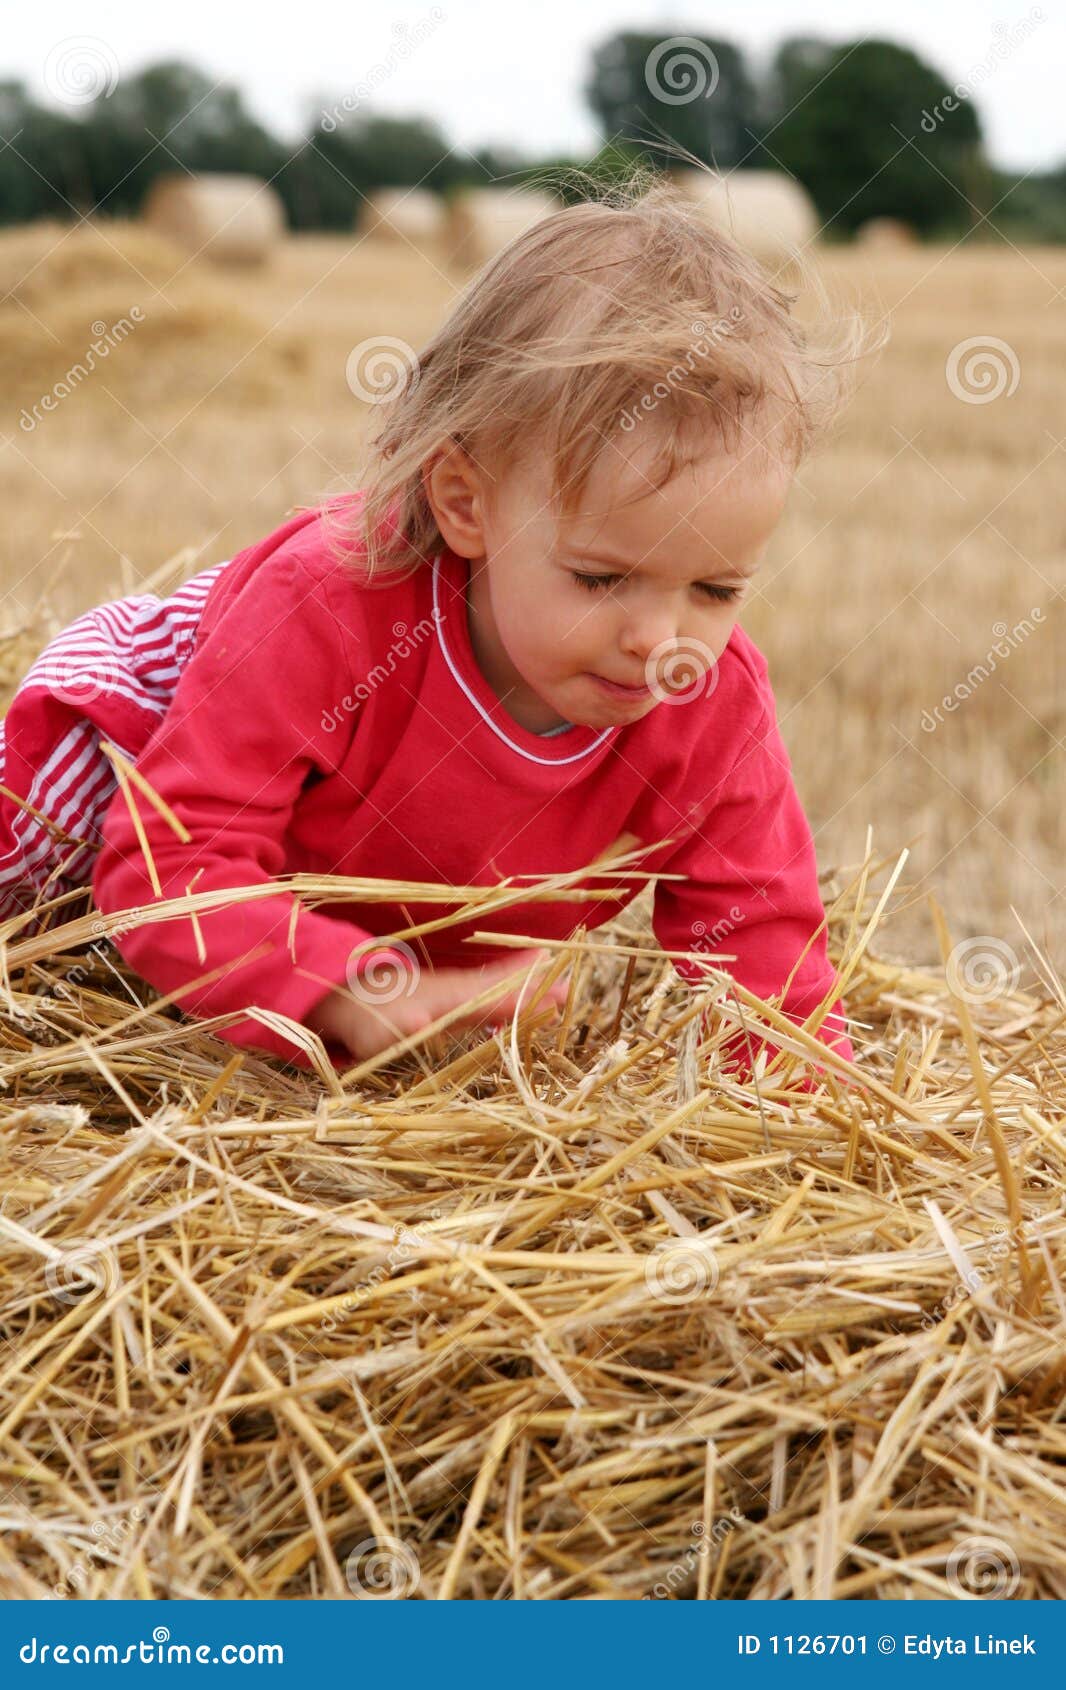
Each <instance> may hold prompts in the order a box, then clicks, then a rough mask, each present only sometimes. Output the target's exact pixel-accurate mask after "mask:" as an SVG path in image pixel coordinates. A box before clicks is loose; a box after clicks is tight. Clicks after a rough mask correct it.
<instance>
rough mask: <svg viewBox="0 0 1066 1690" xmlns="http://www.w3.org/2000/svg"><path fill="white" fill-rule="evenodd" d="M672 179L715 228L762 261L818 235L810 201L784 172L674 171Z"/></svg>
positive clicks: (784, 253) (780, 257) (774, 259)
mask: <svg viewBox="0 0 1066 1690" xmlns="http://www.w3.org/2000/svg"><path fill="white" fill-rule="evenodd" d="M672 179H673V182H674V185H675V186H676V187H677V188H679V189H680V191H681V193H682V194H683V195H684V196H685V198H686V199H687V200H689V201H690V202H691V203H692V205H693V206H694V207H696V208H698V209H699V211H700V212H701V213H702V214H703V215H704V216H705V217H706V218H707V220H708V221H709V222H710V223H712V224H713V226H714V227H715V228H716V229H720V230H721V231H722V232H723V234H726V235H731V236H732V238H733V239H734V240H735V241H736V242H737V244H738V245H739V246H742V247H744V248H745V249H746V250H747V251H748V252H750V253H752V254H753V255H754V256H755V257H756V258H758V259H761V260H762V261H763V262H764V263H781V262H783V261H784V260H786V259H787V258H788V257H789V256H790V254H791V253H792V252H793V251H794V250H795V249H796V248H799V247H804V246H806V245H808V243H809V242H811V241H813V240H814V239H815V237H816V236H817V234H818V215H817V212H816V211H815V209H814V202H813V201H812V200H811V198H810V195H809V194H808V193H807V191H806V189H804V188H802V187H801V186H800V184H799V183H798V182H797V181H795V179H794V178H793V177H791V176H786V175H785V174H784V172H783V171H779V170H732V171H730V172H729V173H728V175H724V176H723V175H719V174H716V173H714V172H711V171H704V170H678V171H675V172H674V173H673V177H672Z"/></svg>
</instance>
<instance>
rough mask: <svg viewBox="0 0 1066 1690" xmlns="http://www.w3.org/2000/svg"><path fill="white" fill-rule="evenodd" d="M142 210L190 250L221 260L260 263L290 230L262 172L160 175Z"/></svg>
mask: <svg viewBox="0 0 1066 1690" xmlns="http://www.w3.org/2000/svg"><path fill="white" fill-rule="evenodd" d="M142 216H143V218H144V221H145V223H146V224H147V225H148V227H149V228H151V229H155V230H158V231H159V232H160V233H161V234H164V235H166V236H167V237H168V238H169V239H170V240H174V241H177V242H178V243H179V245H181V246H183V247H184V248H185V249H186V251H188V252H191V253H193V254H195V255H196V256H200V255H203V256H205V257H208V258H211V259H213V260H214V261H215V262H216V263H222V264H261V263H263V261H264V260H265V259H266V258H267V257H268V256H269V255H270V252H271V250H272V249H273V247H274V246H275V244H276V243H277V241H279V240H280V239H281V237H282V236H283V235H284V233H285V226H286V225H285V210H284V207H283V206H282V203H281V200H280V199H279V198H278V195H277V194H276V193H275V191H274V189H273V188H272V187H270V186H269V184H268V183H266V182H263V181H261V180H260V178H259V177H258V176H229V175H210V176H187V175H185V174H184V173H182V174H180V175H179V174H177V173H175V174H173V175H170V176H161V177H160V178H159V180H158V181H157V182H155V183H154V184H153V185H152V188H151V189H150V191H149V193H148V197H147V198H146V200H145V202H144V209H143V211H142Z"/></svg>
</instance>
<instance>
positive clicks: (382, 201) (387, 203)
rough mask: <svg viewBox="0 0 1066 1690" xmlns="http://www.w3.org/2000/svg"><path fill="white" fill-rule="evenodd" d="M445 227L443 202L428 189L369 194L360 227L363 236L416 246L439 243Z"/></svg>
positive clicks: (400, 189) (390, 189) (391, 190)
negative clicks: (424, 243) (409, 243)
mask: <svg viewBox="0 0 1066 1690" xmlns="http://www.w3.org/2000/svg"><path fill="white" fill-rule="evenodd" d="M444 226H445V220H444V201H443V200H442V199H441V197H440V195H439V194H434V193H432V192H431V191H430V190H429V189H428V188H381V189H379V191H378V192H377V193H376V194H368V195H367V197H366V199H365V200H364V202H363V206H362V210H361V211H360V214H359V219H358V223H357V228H358V231H359V233H360V234H361V235H372V236H374V237H375V238H377V239H379V240H389V241H411V242H413V243H415V244H416V245H417V244H419V243H422V242H431V241H439V240H440V238H441V236H442V235H443V233H444Z"/></svg>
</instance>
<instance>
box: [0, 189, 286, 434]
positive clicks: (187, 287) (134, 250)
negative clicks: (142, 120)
mask: <svg viewBox="0 0 1066 1690" xmlns="http://www.w3.org/2000/svg"><path fill="white" fill-rule="evenodd" d="M309 356H310V353H309V348H308V344H307V337H306V336H305V335H301V334H299V333H297V332H296V331H294V330H293V329H291V328H290V327H288V326H286V327H284V328H282V329H278V328H276V327H275V326H274V323H273V321H272V319H271V317H270V316H269V315H265V314H264V313H262V312H260V311H257V310H255V309H254V308H252V306H250V305H249V303H248V298H247V291H246V289H244V288H243V287H238V286H237V284H236V282H235V281H234V280H233V279H232V278H228V277H226V276H225V275H224V273H223V272H221V271H217V272H216V271H208V270H205V268H204V267H202V266H199V265H195V264H189V263H188V262H187V260H186V257H185V254H184V252H183V251H182V249H181V247H180V246H176V245H174V244H173V243H172V242H170V241H168V240H167V239H166V237H165V236H163V235H161V234H159V233H158V232H156V231H151V230H147V229H145V228H144V227H143V226H142V225H140V224H137V223H132V222H123V221H118V220H116V221H115V222H112V223H107V224H106V225H105V224H100V225H97V226H94V225H93V224H85V225H82V226H79V227H76V228H70V227H68V226H65V225H63V224H59V223H50V224H34V225H32V227H31V228H28V229H13V230H11V231H10V232H8V231H0V389H2V391H3V393H4V396H5V399H6V402H7V404H8V406H9V409H10V413H11V415H12V416H13V418H14V419H15V421H16V423H17V426H18V428H19V431H20V435H22V434H31V433H33V432H34V431H35V429H36V428H37V427H38V426H39V425H42V424H43V425H45V426H47V427H48V428H49V429H51V428H52V427H53V426H56V427H58V428H63V427H64V426H65V425H64V424H63V423H61V422H60V421H59V418H62V417H65V418H67V419H68V420H70V419H73V418H78V419H79V425H80V427H81V428H82V429H83V430H84V429H85V427H86V424H87V421H88V418H89V417H90V416H91V415H96V416H97V417H98V416H99V414H100V412H101V410H103V411H104V412H106V414H107V416H108V417H109V418H110V417H111V416H112V415H113V414H114V409H115V404H116V401H117V400H121V402H122V403H124V404H126V405H129V406H131V407H132V408H133V409H134V410H140V409H141V407H142V406H144V405H145V404H152V405H155V406H157V405H158V404H159V403H160V394H161V393H162V394H164V395H165V397H166V401H167V402H168V403H173V404H175V405H183V406H185V407H188V405H189V404H190V403H193V402H195V401H197V400H201V399H203V397H204V395H205V394H206V393H209V392H210V393H212V394H213V395H214V396H215V399H216V402H222V401H225V402H227V403H232V404H259V403H272V402H276V401H278V400H280V399H282V398H283V397H284V396H285V395H286V394H287V393H289V392H291V389H292V382H293V378H294V376H298V375H300V374H301V373H302V372H304V371H306V369H307V367H308V361H309Z"/></svg>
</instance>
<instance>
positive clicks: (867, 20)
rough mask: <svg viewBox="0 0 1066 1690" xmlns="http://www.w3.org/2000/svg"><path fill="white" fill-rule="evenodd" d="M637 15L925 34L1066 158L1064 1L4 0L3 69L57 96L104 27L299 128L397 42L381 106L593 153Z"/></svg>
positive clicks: (138, 54) (510, 138)
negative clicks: (39, 0)
mask: <svg viewBox="0 0 1066 1690" xmlns="http://www.w3.org/2000/svg"><path fill="white" fill-rule="evenodd" d="M364 7H365V10H364ZM35 13H36V15H35ZM1041 13H1042V14H1043V16H1042V18H1041V16H1040V14H1041ZM1025 19H1030V20H1032V29H1031V33H1030V34H1029V35H1028V37H1027V38H1026V39H1025V40H1023V41H1022V42H1021V43H1020V44H1019V45H1017V46H1016V47H1014V48H1012V49H1011V51H1010V52H1009V53H1007V55H1006V56H1005V57H1004V58H1002V59H995V58H990V56H991V55H992V52H993V48H994V47H995V46H996V45H997V43H1005V41H1006V39H1007V36H1008V35H1009V34H1011V33H1012V32H1013V31H1014V29H1015V27H1016V26H1017V25H1019V24H1020V23H1022V21H1023V20H1025ZM997 26H998V27H997ZM623 28H636V29H647V30H651V31H661V33H662V34H663V36H669V35H685V34H691V33H692V32H693V31H698V32H700V33H708V34H712V35H720V36H724V37H726V38H727V39H731V40H733V41H735V42H736V43H737V44H738V45H739V46H741V47H743V48H745V49H746V50H748V52H749V53H750V55H751V56H752V58H753V60H754V62H755V63H758V61H759V59H760V58H763V57H765V56H768V55H769V53H770V52H771V51H772V50H773V48H774V46H775V45H776V44H777V43H778V42H779V41H780V40H781V39H782V38H783V37H785V36H787V35H797V34H816V35H820V36H824V37H827V38H828V39H830V40H834V41H844V40H853V39H854V38H855V37H856V36H857V35H870V36H885V37H888V38H890V39H892V40H896V41H899V42H901V43H903V44H905V45H908V46H911V47H913V48H914V49H915V50H916V51H918V52H919V53H921V55H922V56H923V57H924V58H926V59H928V60H929V61H930V62H931V63H932V64H933V65H934V66H936V67H937V68H938V69H940V70H941V71H942V72H943V74H944V75H945V76H946V78H947V79H948V81H949V82H951V83H954V82H957V81H962V82H965V83H967V84H968V85H970V86H972V87H973V91H974V98H975V103H976V104H977V107H978V110H979V112H980V114H981V116H982V119H983V121H984V127H985V136H986V142H987V145H988V150H989V152H990V155H991V157H992V159H993V160H994V162H995V163H997V164H1000V165H1003V166H1006V167H1014V168H1018V169H1023V170H1025V169H1030V168H1033V167H1049V166H1052V165H1055V164H1059V163H1062V162H1064V161H1066V101H1064V100H1063V94H1062V80H1063V73H1064V69H1066V7H1063V5H1062V3H1061V0H1042V3H1041V5H1039V6H1036V7H1032V6H1030V4H1029V0H895V3H894V4H893V3H889V0H817V4H814V3H813V0H812V3H808V4H801V3H797V0H792V3H791V4H790V3H788V0H725V3H722V4H717V5H706V6H703V5H699V4H695V5H691V6H690V5H688V4H685V3H684V0H682V3H681V4H680V5H674V4H661V3H659V0H630V3H629V4H619V3H618V0H535V3H534V4H532V5H526V6H524V7H521V8H519V7H518V6H517V5H515V4H514V0H440V4H439V5H436V4H434V3H433V0H425V3H421V0H414V3H404V0H363V4H362V6H361V5H360V0H343V3H342V0H300V4H299V5H297V6H295V7H292V8H287V9H285V10H279V11H277V12H272V11H271V10H270V9H269V8H264V7H262V6H260V5H252V4H249V3H248V0H243V3H231V4H230V5H228V6H227V5H225V4H219V3H218V0H183V4H182V5H181V6H180V7H154V6H152V5H150V4H149V5H146V4H144V0H139V3H138V4H136V5H135V4H133V0H116V3H114V4H111V5H97V6H95V7H93V6H91V5H86V3H85V0H49V4H48V5H47V6H46V7H43V8H32V7H27V6H21V5H19V6H16V5H15V4H13V3H12V0H8V4H7V5H6V6H5V8H4V19H3V40H2V44H0V80H2V79H5V78H8V77H12V76H13V77H17V78H21V79H22V80H24V81H25V82H26V83H27V84H28V85H29V87H30V88H31V90H33V91H34V92H35V93H36V94H37V95H38V96H39V97H40V98H41V99H42V100H44V101H45V102H46V103H51V104H57V103H58V102H57V101H55V100H54V99H52V98H51V97H50V95H49V93H48V87H49V83H48V80H47V76H46V69H45V67H46V64H47V63H48V61H49V54H50V53H51V54H53V55H54V54H55V52H56V50H61V49H62V47H63V46H64V44H66V43H68V42H70V41H72V40H74V39H84V38H86V37H92V38H95V39H96V40H97V41H99V42H102V43H104V44H105V47H106V49H107V51H108V55H109V59H110V61H111V62H112V63H114V64H116V65H117V68H118V74H119V75H120V76H121V75H123V74H127V73H132V72H135V71H138V70H140V69H142V68H143V67H144V66H145V65H146V64H149V63H151V62H152V61H153V60H155V59H159V58H162V57H181V58H186V59H188V60H190V61H191V62H192V63H194V64H195V65H197V66H198V67H199V68H200V69H202V70H203V71H204V72H205V73H206V74H208V75H213V76H216V77H218V78H220V79H224V80H228V81H233V82H235V83H236V84H237V85H238V86H239V87H240V88H241V90H242V91H243V93H244V95H245V98H246V101H247V104H248V106H249V107H250V109H251V110H252V112H253V113H254V115H255V116H256V117H257V118H259V120H260V121H261V122H263V123H264V124H266V125H267V126H268V127H269V128H271V129H272V130H273V131H274V132H275V133H276V134H278V135H280V136H282V137H283V138H292V139H294V138H295V137H296V136H297V135H298V134H299V132H300V128H301V124H302V121H303V119H304V117H305V115H306V113H307V112H308V110H310V109H311V108H312V107H314V109H316V110H318V109H321V108H322V106H323V105H327V104H332V103H333V102H335V101H337V100H338V99H340V98H342V97H343V96H344V95H345V93H349V94H350V93H351V91H352V90H354V88H355V87H356V85H357V84H358V83H359V82H361V81H363V80H364V79H365V78H366V77H367V75H368V73H369V72H370V70H371V68H372V67H373V66H375V65H377V66H382V65H386V64H387V63H388V61H389V59H390V55H391V59H392V68H391V69H390V70H389V72H388V74H387V75H386V76H385V79H384V80H383V82H381V84H380V85H379V86H378V88H377V91H376V94H375V96H374V98H373V100H372V101H371V102H369V103H368V109H371V110H373V111H376V112H380V113H390V114H398V115H399V114H403V115H421V116H426V117H433V118H435V119H436V120H437V121H438V122H439V123H440V125H441V126H442V128H443V130H444V132H445V134H446V135H447V136H448V138H449V139H450V140H452V141H455V142H460V143H464V144H466V145H477V144H482V143H496V144H510V145H512V146H515V147H517V148H518V149H519V151H520V152H522V153H523V154H526V155H534V154H540V153H548V152H576V153H582V152H585V151H587V150H589V149H591V148H592V146H593V145H594V143H595V140H596V131H595V129H594V127H593V125H592V123H591V121H590V119H589V116H588V114H587V112H586V109H585V105H584V101H583V99H582V94H581V85H582V82H583V79H584V76H585V73H586V69H587V65H588V60H589V53H590V49H591V48H592V47H593V46H594V45H595V44H597V43H598V42H599V41H601V40H602V39H603V38H604V37H605V36H607V35H609V34H611V33H613V31H615V30H617V29H623ZM405 29H406V31H407V39H408V40H410V39H411V38H412V35H420V36H423V37H424V38H423V39H421V40H420V41H419V42H418V44H417V45H415V46H414V47H413V48H412V50H411V51H410V52H409V53H408V55H407V57H406V58H403V57H400V56H398V55H397V54H396V52H395V49H396V46H397V43H398V42H402V41H403V40H404V33H403V32H404V30H405ZM990 64H991V66H992V68H989V65H990ZM982 65H984V67H985V68H984V71H983V72H982V71H980V70H978V71H977V72H976V75H975V67H979V66H982ZM920 115H921V114H920V113H919V114H916V117H917V118H920Z"/></svg>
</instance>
